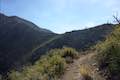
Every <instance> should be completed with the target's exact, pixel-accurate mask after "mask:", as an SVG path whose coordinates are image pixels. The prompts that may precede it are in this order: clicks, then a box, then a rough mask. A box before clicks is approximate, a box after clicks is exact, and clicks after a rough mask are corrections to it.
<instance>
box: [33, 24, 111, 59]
mask: <svg viewBox="0 0 120 80" xmlns="http://www.w3.org/2000/svg"><path fill="white" fill-rule="evenodd" d="M112 29H113V24H103V25H99V26H96V27H93V28H89V29H84V30H77V31H72V32H67V33H65V34H61V35H58V36H57V38H55V39H53V40H51V41H50V42H49V43H47V44H45V45H44V46H42V47H40V48H38V49H37V50H36V51H35V52H34V55H33V57H32V58H33V59H32V60H34V59H37V58H39V54H41V53H45V51H48V50H50V49H53V48H62V47H63V46H68V47H73V48H76V49H77V50H84V49H87V48H89V47H91V46H93V45H94V44H96V43H97V42H99V41H101V40H104V39H105V37H106V36H107V35H108V34H110V33H111V31H112Z"/></svg>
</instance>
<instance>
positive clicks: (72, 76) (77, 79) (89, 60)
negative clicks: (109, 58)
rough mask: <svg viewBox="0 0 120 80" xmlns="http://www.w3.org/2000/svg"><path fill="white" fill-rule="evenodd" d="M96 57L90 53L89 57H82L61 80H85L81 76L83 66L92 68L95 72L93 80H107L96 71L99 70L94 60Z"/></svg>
mask: <svg viewBox="0 0 120 80" xmlns="http://www.w3.org/2000/svg"><path fill="white" fill-rule="evenodd" d="M94 55H95V53H89V54H87V55H82V56H81V57H80V58H79V59H78V60H75V61H74V63H72V64H70V66H69V67H68V68H67V69H66V72H65V74H64V75H63V76H62V78H61V79H60V80H84V78H83V77H82V76H81V74H80V66H81V65H88V66H90V69H92V71H93V76H92V77H93V78H94V79H93V80H105V79H104V78H102V77H101V76H100V75H99V74H98V72H97V71H96V70H97V68H96V67H95V66H94V64H95V60H94V59H93V57H94Z"/></svg>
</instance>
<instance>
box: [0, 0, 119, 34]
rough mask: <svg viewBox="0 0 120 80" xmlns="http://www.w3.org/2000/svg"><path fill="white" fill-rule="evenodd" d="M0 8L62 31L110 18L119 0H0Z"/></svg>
mask: <svg viewBox="0 0 120 80" xmlns="http://www.w3.org/2000/svg"><path fill="white" fill-rule="evenodd" d="M0 12H1V13H4V14H5V15H8V16H13V15H15V16H19V17H21V18H24V19H27V20H29V21H31V22H33V23H35V24H36V25H38V26H39V27H41V28H46V29H49V30H51V31H53V32H55V33H64V32H68V31H72V30H79V29H85V28H89V27H93V26H96V25H100V24H103V23H107V22H113V20H114V19H113V17H112V16H113V15H119V14H120V0H0Z"/></svg>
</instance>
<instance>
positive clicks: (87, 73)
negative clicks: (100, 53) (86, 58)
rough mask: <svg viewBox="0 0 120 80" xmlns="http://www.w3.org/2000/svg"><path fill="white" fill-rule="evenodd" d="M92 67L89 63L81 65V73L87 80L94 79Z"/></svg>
mask: <svg viewBox="0 0 120 80" xmlns="http://www.w3.org/2000/svg"><path fill="white" fill-rule="evenodd" d="M92 72H93V71H92V69H91V68H90V66H88V65H81V66H80V73H81V75H82V76H83V77H84V79H85V80H93V78H92Z"/></svg>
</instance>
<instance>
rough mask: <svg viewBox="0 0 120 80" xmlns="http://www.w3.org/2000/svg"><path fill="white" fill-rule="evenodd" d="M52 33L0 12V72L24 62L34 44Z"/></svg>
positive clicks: (44, 39) (51, 35)
mask: <svg viewBox="0 0 120 80" xmlns="http://www.w3.org/2000/svg"><path fill="white" fill-rule="evenodd" d="M54 35H56V34H54V33H52V32H51V31H49V30H46V29H42V28H39V27H38V26H36V25H35V24H33V23H31V22H29V21H27V20H24V19H21V18H19V17H16V16H12V17H8V16H5V15H3V14H0V65H1V66H0V72H2V71H6V70H7V69H8V68H10V67H12V66H14V67H15V66H19V64H20V63H22V64H23V63H24V62H26V60H27V59H28V58H29V57H30V56H31V54H30V52H31V51H32V50H33V49H34V48H35V47H36V46H38V45H40V44H42V43H44V42H45V41H47V40H49V39H50V38H52V37H53V36H54Z"/></svg>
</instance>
